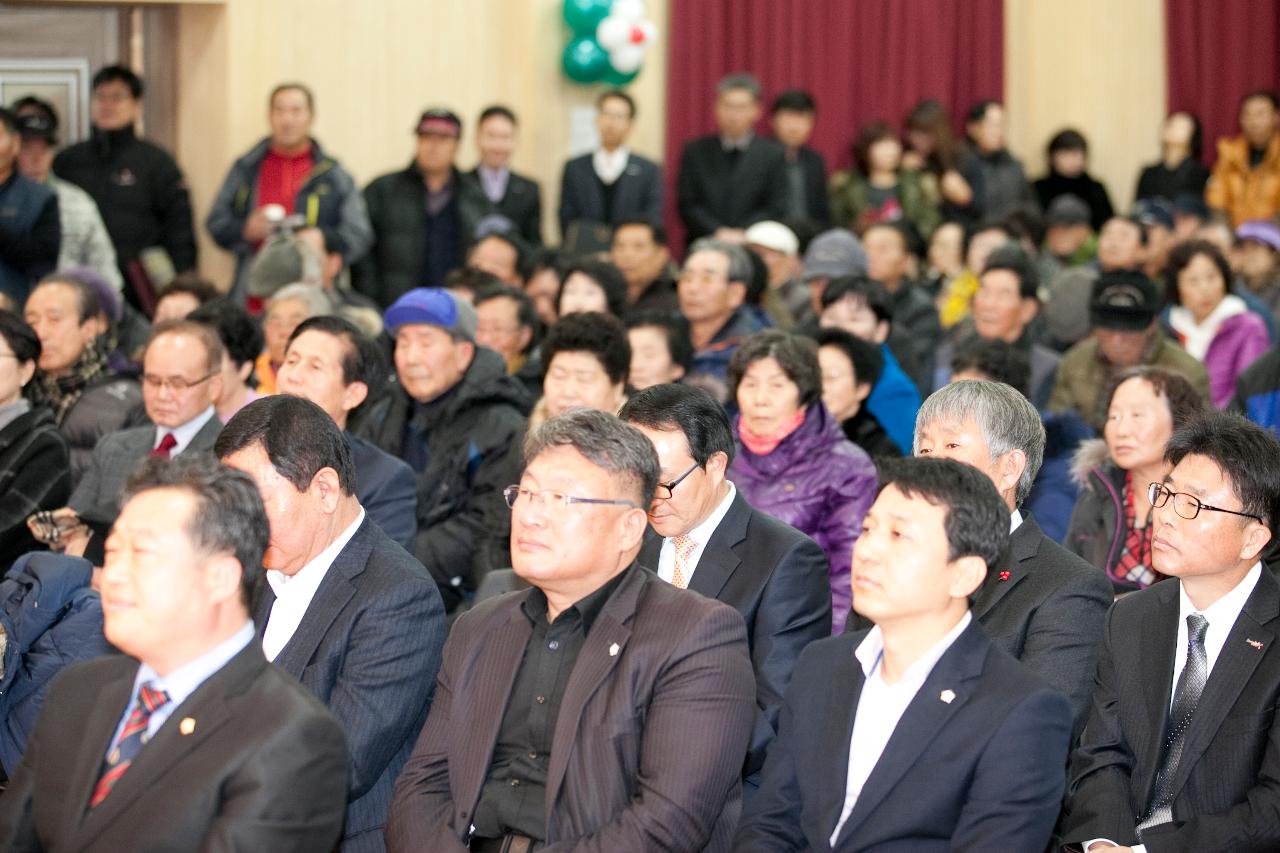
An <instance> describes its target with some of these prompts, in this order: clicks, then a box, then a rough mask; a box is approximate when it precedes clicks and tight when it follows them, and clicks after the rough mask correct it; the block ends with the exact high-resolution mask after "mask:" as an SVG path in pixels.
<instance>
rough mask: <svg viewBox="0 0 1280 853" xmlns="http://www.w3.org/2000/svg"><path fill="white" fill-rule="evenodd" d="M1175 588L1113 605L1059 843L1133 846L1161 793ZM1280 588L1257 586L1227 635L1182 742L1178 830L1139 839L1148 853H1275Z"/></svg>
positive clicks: (1279, 794)
mask: <svg viewBox="0 0 1280 853" xmlns="http://www.w3.org/2000/svg"><path fill="white" fill-rule="evenodd" d="M1178 590H1179V586H1178V582H1177V581H1175V580H1168V581H1163V582H1161V583H1158V584H1155V585H1153V586H1151V587H1148V588H1147V589H1144V590H1142V591H1140V592H1135V593H1131V594H1130V595H1126V596H1124V597H1123V598H1121V599H1119V600H1118V601H1116V604H1115V607H1113V608H1112V609H1111V614H1110V616H1109V617H1108V618H1107V624H1106V629H1105V631H1104V633H1103V642H1102V651H1101V654H1100V655H1099V658H1098V679H1097V686H1096V687H1095V688H1094V693H1093V710H1092V712H1091V713H1090V715H1089V723H1088V725H1087V726H1086V727H1085V730H1084V737H1083V738H1082V739H1081V742H1080V747H1079V748H1078V749H1077V750H1076V752H1075V754H1074V755H1073V756H1072V761H1071V784H1070V786H1069V788H1068V792H1067V808H1066V815H1065V817H1064V818H1063V823H1062V832H1061V835H1062V838H1063V840H1064V841H1074V842H1079V841H1088V840H1090V839H1093V838H1109V839H1111V840H1113V841H1115V842H1117V843H1119V844H1130V845H1131V844H1135V843H1137V837H1136V835H1135V832H1134V827H1135V825H1136V824H1137V822H1138V821H1139V820H1140V819H1141V816H1142V815H1143V814H1144V813H1145V812H1146V808H1147V803H1148V801H1149V799H1150V795H1151V791H1152V790H1153V789H1154V786H1155V778H1156V770H1157V767H1158V764H1159V761H1160V749H1161V744H1162V741H1163V739H1164V730H1165V726H1166V724H1167V720H1168V717H1169V703H1170V701H1171V699H1172V696H1173V663H1174V654H1175V652H1176V649H1175V646H1176V645H1177V636H1178ZM1278 703H1280V582H1277V580H1276V578H1275V576H1274V575H1273V574H1272V573H1271V572H1270V571H1268V570H1267V569H1266V567H1264V568H1263V572H1262V577H1261V578H1260V579H1259V580H1258V585H1257V586H1256V587H1255V588H1254V590H1253V594H1252V595H1251V596H1249V600H1248V601H1247V602H1246V603H1245V606H1244V609H1243V610H1242V611H1241V612H1240V617H1239V618H1238V619H1237V620H1236V624H1235V625H1234V626H1233V627H1232V628H1231V632H1230V633H1229V634H1228V635H1227V642H1226V645H1224V646H1223V647H1222V651H1221V652H1220V653H1219V655H1218V659H1217V661H1216V662H1215V663H1214V666H1213V670H1212V671H1211V672H1210V673H1209V680H1208V681H1207V682H1206V683H1205V687H1204V692H1203V693H1202V694H1201V695H1200V703H1199V705H1198V706H1197V707H1196V713H1195V716H1194V717H1193V719H1192V721H1191V728H1190V729H1189V730H1188V731H1187V735H1186V740H1185V743H1184V746H1183V751H1182V757H1181V760H1180V761H1179V762H1178V770H1177V774H1176V775H1175V776H1174V780H1173V791H1174V798H1173V823H1170V824H1166V825H1165V826H1164V827H1162V828H1155V829H1151V830H1147V831H1145V832H1143V833H1142V841H1143V843H1144V844H1146V845H1147V849H1148V850H1149V851H1151V853H1165V851H1188V853H1189V851H1199V850H1240V851H1245V850H1250V851H1255V850H1256V851H1263V850H1280V820H1278V819H1277V814H1280V789H1278V788H1277V782H1276V780H1277V779H1280V716H1277V714H1276V708H1277V704H1278Z"/></svg>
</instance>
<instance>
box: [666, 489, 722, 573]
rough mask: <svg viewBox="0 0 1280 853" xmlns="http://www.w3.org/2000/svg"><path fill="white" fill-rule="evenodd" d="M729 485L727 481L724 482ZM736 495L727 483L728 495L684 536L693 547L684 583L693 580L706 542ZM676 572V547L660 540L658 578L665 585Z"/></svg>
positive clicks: (709, 539)
mask: <svg viewBox="0 0 1280 853" xmlns="http://www.w3.org/2000/svg"><path fill="white" fill-rule="evenodd" d="M725 482H726V483H729V481H728V480H726V481H725ZM737 493H738V490H737V489H736V488H734V486H733V483H729V493H728V494H727V495H725V496H724V500H722V501H720V504H719V506H717V507H716V508H715V510H714V511H713V512H712V513H711V515H708V516H707V517H706V519H704V520H703V522H702V523H701V524H699V525H698V526H697V527H695V528H693V529H692V530H690V531H689V532H688V533H686V534H685V535H686V536H688V537H689V538H690V539H692V540H693V541H694V542H695V543H696V544H695V545H694V549H693V553H692V554H690V555H689V564H688V566H686V567H685V570H684V579H685V583H686V584H687V583H689V582H690V581H692V580H693V573H694V571H695V570H696V569H697V568H698V562H699V561H700V560H701V559H702V552H703V551H705V550H706V548H707V542H709V541H711V535H712V534H713V533H715V532H716V528H717V527H719V526H720V522H722V521H724V517H725V515H727V514H728V512H729V507H731V506H733V496H734V495H736V494H737ZM675 570H676V546H675V542H674V541H673V539H672V538H671V537H668V538H666V539H663V540H662V549H661V550H660V551H658V577H660V578H662V579H663V580H664V581H666V582H667V583H671V576H672V575H673V574H674V573H675Z"/></svg>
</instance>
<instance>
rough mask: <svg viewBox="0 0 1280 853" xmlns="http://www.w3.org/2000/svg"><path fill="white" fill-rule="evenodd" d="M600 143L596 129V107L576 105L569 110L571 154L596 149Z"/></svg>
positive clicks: (571, 155)
mask: <svg viewBox="0 0 1280 853" xmlns="http://www.w3.org/2000/svg"><path fill="white" fill-rule="evenodd" d="M599 144H600V134H599V133H598V132H597V131H596V108H595V107H574V108H573V109H571V110H570V111H569V156H570V157H577V156H578V155H579V154H586V153H587V152H588V151H594V150H595V149H596V146H597V145H599Z"/></svg>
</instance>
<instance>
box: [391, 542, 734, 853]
mask: <svg viewBox="0 0 1280 853" xmlns="http://www.w3.org/2000/svg"><path fill="white" fill-rule="evenodd" d="M528 595H529V593H528V591H524V592H513V593H510V594H508V595H504V596H502V597H500V598H492V599H489V600H488V601H484V602H482V603H480V604H478V605H476V606H475V607H474V608H472V609H471V610H469V611H467V612H466V613H465V614H463V615H462V616H461V617H459V619H458V621H457V622H456V623H454V627H453V631H452V633H451V634H450V636H449V641H448V643H447V645H446V648H445V662H444V666H443V667H442V668H441V670H440V683H439V686H438V687H437V696H436V700H435V704H434V706H433V707H432V709H431V715H430V717H429V718H428V719H427V725H426V728H424V729H423V730H422V736H421V737H420V738H419V739H418V744H417V746H416V747H414V751H413V756H412V757H411V758H410V759H409V762H408V764H406V765H405V768H404V772H403V773H402V774H401V776H400V779H399V781H397V783H396V797H395V802H394V803H392V806H391V814H390V816H389V818H388V821H387V849H388V850H391V851H399V852H400V853H403V851H421V853H461V851H464V850H466V841H465V839H466V838H467V835H468V832H469V830H470V827H471V819H472V816H473V813H474V811H475V806H476V803H477V802H478V801H479V797H480V791H481V788H482V786H483V785H484V781H485V777H486V775H487V774H488V772H489V764H490V761H491V758H492V755H493V749H494V744H495V743H496V741H497V737H498V729H499V726H500V725H501V722H502V716H503V713H504V712H505V709H506V706H507V702H508V700H509V698H510V691H511V686H512V683H513V681H514V680H515V674H516V671H517V669H518V668H519V666H520V661H521V660H522V659H523V657H524V649H525V645H526V644H527V643H528V641H529V636H530V634H531V633H532V627H533V626H532V625H531V624H530V622H529V620H528V618H527V617H526V616H525V615H524V613H523V612H522V611H521V607H520V605H521V603H522V602H523V601H524V600H525V598H526V597H528ZM752 699H753V690H752V684H751V664H750V662H749V661H748V659H747V643H746V632H745V631H744V630H743V625H742V617H741V616H739V615H738V614H737V613H735V612H734V611H733V610H732V609H731V608H729V607H726V606H725V605H723V604H720V603H719V602H715V601H710V600H708V599H706V598H703V597H702V596H699V595H689V594H688V593H687V592H685V591H683V590H679V589H676V588H675V587H673V586H671V585H670V584H667V583H664V582H662V581H660V580H659V579H658V578H657V577H656V576H654V575H653V574H651V573H649V572H647V571H645V570H643V569H640V568H639V567H637V566H635V565H633V566H632V567H631V569H629V570H628V575H627V576H626V577H625V578H623V579H622V581H621V583H619V585H618V587H617V589H615V590H614V592H613V594H612V595H611V596H610V598H609V600H608V601H607V602H606V603H605V605H604V607H603V608H602V609H601V611H600V614H599V615H598V616H597V617H596V619H595V622H594V623H593V624H592V626H591V631H590V633H589V634H588V635H587V638H586V642H585V644H584V645H583V647H582V650H581V651H580V652H579V654H578V659H577V663H576V664H575V666H574V668H573V672H572V673H571V674H570V676H569V682H568V684H567V686H566V687H565V692H564V698H563V700H562V702H561V705H560V715H559V718H558V719H557V721H556V732H555V737H554V739H553V742H552V747H551V766H550V772H549V774H548V778H547V804H546V814H547V841H548V844H547V846H545V847H540V848H539V850H542V851H548V853H549V851H567V850H570V849H573V850H579V849H582V850H587V849H589V850H600V851H606V850H608V851H615V850H616V851H624V850H625V851H633V850H634V851H640V850H644V851H650V853H653V852H654V851H697V850H703V849H704V848H705V849H706V850H710V851H723V850H726V849H727V848H728V845H729V840H730V838H731V837H732V834H733V827H734V825H735V824H736V823H737V821H738V812H739V809H740V805H741V803H740V790H739V789H740V785H739V782H738V779H739V773H740V772H741V770H742V756H743V755H744V754H745V753H746V749H747V742H748V740H749V738H750V736H751V720H752V716H753V713H754V711H753V707H752V704H753V702H752Z"/></svg>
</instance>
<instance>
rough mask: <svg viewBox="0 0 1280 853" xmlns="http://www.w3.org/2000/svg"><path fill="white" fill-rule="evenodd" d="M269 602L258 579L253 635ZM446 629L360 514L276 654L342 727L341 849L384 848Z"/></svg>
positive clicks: (433, 602) (421, 584) (401, 559)
mask: <svg viewBox="0 0 1280 853" xmlns="http://www.w3.org/2000/svg"><path fill="white" fill-rule="evenodd" d="M274 603H275V595H274V594H273V593H272V591H271V587H270V585H268V584H266V583H262V584H260V589H259V597H258V600H257V602H256V604H255V607H254V614H253V621H254V623H255V624H256V625H257V627H258V633H259V636H261V633H262V631H263V629H264V628H265V627H266V624H267V619H268V617H269V616H270V615H271V607H272V605H273V604H274ZM444 635H445V619H444V606H443V605H442V604H441V603H440V593H439V591H438V590H437V589H436V584H435V581H433V580H432V579H431V576H430V575H429V574H427V570H426V569H424V568H423V567H422V564H421V563H419V562H418V561H417V560H415V559H414V558H413V557H411V556H410V555H409V554H408V553H406V552H405V550H404V549H403V548H401V547H400V546H399V545H397V544H395V543H394V542H392V541H391V540H390V539H389V538H387V535H386V534H385V533H383V532H382V530H381V529H380V528H379V527H378V525H377V524H375V523H374V522H373V521H372V520H371V519H370V518H369V517H368V515H367V514H366V516H365V520H364V522H363V523H362V524H361V525H360V527H359V529H357V530H356V533H355V535H354V536H353V537H351V541H350V542H348V543H347V545H346V547H345V548H343V549H342V551H340V552H339V553H338V557H337V559H335V560H334V561H333V565H332V566H330V567H329V571H328V572H327V573H326V574H325V576H324V580H323V581H321V582H320V588H319V589H317V590H316V594H315V597H314V598H312V599H311V604H310V606H309V607H308V608H307V613H306V615H305V616H304V617H303V619H302V624H300V625H299V626H298V630H297V631H296V632H295V633H294V635H293V637H291V638H290V639H289V642H288V643H286V644H285V646H284V648H283V649H281V650H280V654H279V655H277V656H276V659H275V664H276V665H277V666H279V667H281V668H282V669H284V671H285V672H287V673H289V674H290V675H292V676H294V677H295V678H297V679H298V680H299V681H301V682H302V684H303V686H304V687H306V688H307V689H308V690H310V691H311V692H312V693H313V694H315V696H316V697H317V698H319V699H320V701H321V702H323V703H324V704H325V705H326V706H328V708H329V710H330V711H331V712H332V713H333V716H334V717H336V718H337V720H338V723H339V724H340V725H341V726H342V729H343V731H344V732H345V733H346V736H347V744H348V746H349V748H350V751H351V787H350V791H349V792H348V799H349V805H348V807H347V821H346V828H345V830H344V837H343V844H342V850H343V851H344V853H364V851H380V850H382V849H384V848H383V844H382V825H383V823H384V821H385V820H386V816H387V807H388V806H389V805H390V803H391V793H392V789H393V787H394V785H395V780H396V776H397V775H399V773H400V768H401V766H403V764H404V762H405V759H406V758H408V757H409V751H410V749H411V748H412V746H413V741H414V739H415V738H416V737H417V736H418V732H419V731H421V729H422V724H423V721H424V720H426V717H427V710H428V708H429V707H430V704H431V694H432V690H433V688H434V687H435V679H436V671H437V670H438V669H439V668H440V653H441V649H442V647H443V646H444Z"/></svg>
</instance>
